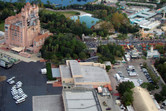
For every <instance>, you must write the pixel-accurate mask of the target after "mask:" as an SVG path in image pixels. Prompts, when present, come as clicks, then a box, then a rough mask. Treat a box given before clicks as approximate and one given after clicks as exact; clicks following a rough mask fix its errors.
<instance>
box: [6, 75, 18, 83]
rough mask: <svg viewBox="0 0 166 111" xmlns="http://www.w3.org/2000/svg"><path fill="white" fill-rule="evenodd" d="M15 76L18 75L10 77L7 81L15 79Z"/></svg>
mask: <svg viewBox="0 0 166 111" xmlns="http://www.w3.org/2000/svg"><path fill="white" fill-rule="evenodd" d="M15 78H16V77H15V76H13V77H11V78H10V79H8V80H7V82H10V81H12V80H13V79H15Z"/></svg>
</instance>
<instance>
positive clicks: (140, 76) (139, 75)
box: [111, 59, 148, 82]
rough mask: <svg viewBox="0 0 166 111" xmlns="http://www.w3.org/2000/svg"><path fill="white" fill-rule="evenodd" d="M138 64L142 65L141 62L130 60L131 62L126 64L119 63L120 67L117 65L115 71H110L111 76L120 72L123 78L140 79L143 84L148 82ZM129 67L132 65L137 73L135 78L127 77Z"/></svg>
mask: <svg viewBox="0 0 166 111" xmlns="http://www.w3.org/2000/svg"><path fill="white" fill-rule="evenodd" d="M140 63H143V61H142V60H137V59H136V60H132V61H131V62H128V63H124V64H123V63H121V65H119V67H116V69H112V72H111V73H112V74H113V75H115V74H116V73H117V72H118V71H121V72H122V75H123V76H124V77H125V78H130V79H141V80H143V82H148V80H147V78H146V77H145V75H144V73H143V72H142V69H141V67H140ZM129 65H132V66H134V68H135V71H136V73H137V76H129V75H128V72H127V70H126V69H127V67H128V66H129Z"/></svg>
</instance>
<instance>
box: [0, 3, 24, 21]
mask: <svg viewBox="0 0 166 111" xmlns="http://www.w3.org/2000/svg"><path fill="white" fill-rule="evenodd" d="M23 6H24V4H23V3H9V2H3V1H0V23H2V22H4V20H5V19H6V18H7V17H9V16H12V15H15V14H16V13H19V12H20V11H21V8H22V7H23Z"/></svg>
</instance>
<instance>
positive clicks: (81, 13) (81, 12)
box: [46, 8, 89, 15]
mask: <svg viewBox="0 0 166 111" xmlns="http://www.w3.org/2000/svg"><path fill="white" fill-rule="evenodd" d="M46 10H50V11H54V12H68V11H75V12H79V13H80V15H84V14H89V13H86V12H84V11H80V10H73V9H67V10H54V9H50V8H46Z"/></svg>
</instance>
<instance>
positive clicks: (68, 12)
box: [45, 10, 79, 18]
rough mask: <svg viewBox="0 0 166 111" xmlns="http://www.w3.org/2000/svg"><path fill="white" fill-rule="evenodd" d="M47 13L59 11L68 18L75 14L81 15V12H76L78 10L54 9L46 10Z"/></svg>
mask: <svg viewBox="0 0 166 111" xmlns="http://www.w3.org/2000/svg"><path fill="white" fill-rule="evenodd" d="M45 13H49V14H54V13H59V14H63V15H64V16H65V17H66V18H68V17H70V16H74V15H79V12H76V11H64V12H62V11H59V12H54V11H50V10H45Z"/></svg>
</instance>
